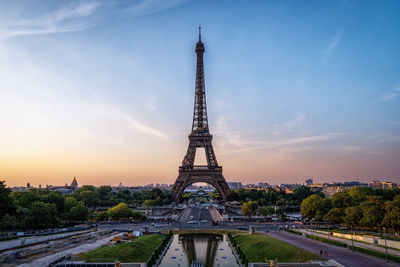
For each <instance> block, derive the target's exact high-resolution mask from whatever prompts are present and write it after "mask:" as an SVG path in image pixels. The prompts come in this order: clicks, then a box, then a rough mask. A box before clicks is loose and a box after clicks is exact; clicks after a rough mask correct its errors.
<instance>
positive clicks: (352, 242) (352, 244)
mask: <svg viewBox="0 0 400 267" xmlns="http://www.w3.org/2000/svg"><path fill="white" fill-rule="evenodd" d="M353 235H354V233H353V228H351V248H352V250H353V254H354V240H353Z"/></svg>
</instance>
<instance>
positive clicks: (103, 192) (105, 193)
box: [97, 185, 112, 206]
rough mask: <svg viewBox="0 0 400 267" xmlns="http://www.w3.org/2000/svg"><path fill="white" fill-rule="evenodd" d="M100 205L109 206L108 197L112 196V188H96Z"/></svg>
mask: <svg viewBox="0 0 400 267" xmlns="http://www.w3.org/2000/svg"><path fill="white" fill-rule="evenodd" d="M97 192H99V198H100V202H101V205H103V206H107V205H109V204H110V197H111V195H112V188H111V186H108V185H102V186H99V187H98V188H97Z"/></svg>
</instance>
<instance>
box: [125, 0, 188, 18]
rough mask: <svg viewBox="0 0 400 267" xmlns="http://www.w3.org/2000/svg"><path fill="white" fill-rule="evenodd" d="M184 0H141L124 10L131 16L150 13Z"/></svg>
mask: <svg viewBox="0 0 400 267" xmlns="http://www.w3.org/2000/svg"><path fill="white" fill-rule="evenodd" d="M185 1H186V0H169V1H166V0H141V1H138V2H137V3H136V4H134V5H131V6H130V7H128V8H126V9H125V10H124V11H125V13H128V14H130V15H132V16H143V15H151V14H154V13H157V12H160V11H162V10H164V9H168V8H171V7H174V6H176V5H179V4H181V3H183V2H185Z"/></svg>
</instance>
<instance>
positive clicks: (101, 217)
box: [97, 210, 108, 221]
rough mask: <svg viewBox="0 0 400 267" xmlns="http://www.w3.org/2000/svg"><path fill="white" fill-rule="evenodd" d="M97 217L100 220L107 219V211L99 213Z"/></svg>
mask: <svg viewBox="0 0 400 267" xmlns="http://www.w3.org/2000/svg"><path fill="white" fill-rule="evenodd" d="M97 219H98V220H100V221H106V220H107V219H108V213H107V211H105V210H103V211H100V212H98V213H97Z"/></svg>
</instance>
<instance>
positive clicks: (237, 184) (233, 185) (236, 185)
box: [228, 182, 243, 190]
mask: <svg viewBox="0 0 400 267" xmlns="http://www.w3.org/2000/svg"><path fill="white" fill-rule="evenodd" d="M228 186H229V188H230V189H231V190H236V189H240V188H242V187H243V185H242V183H241V182H228Z"/></svg>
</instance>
